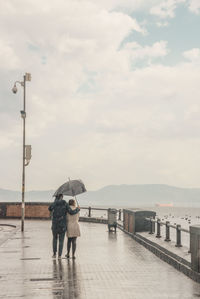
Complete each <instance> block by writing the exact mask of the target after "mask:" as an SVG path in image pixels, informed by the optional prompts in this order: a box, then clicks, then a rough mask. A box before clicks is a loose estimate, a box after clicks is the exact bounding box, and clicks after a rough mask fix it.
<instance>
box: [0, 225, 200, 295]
mask: <svg viewBox="0 0 200 299" xmlns="http://www.w3.org/2000/svg"><path fill="white" fill-rule="evenodd" d="M80 225H81V232H82V236H81V237H80V238H78V242H77V259H76V260H72V259H69V260H68V259H65V258H63V259H61V260H58V259H52V258H51V256H52V252H51V251H52V249H51V244H52V234H51V230H50V227H51V223H50V222H49V221H31V220H30V221H26V223H25V233H24V234H21V232H20V230H18V231H17V232H16V233H15V234H14V235H12V236H11V237H10V238H8V239H7V241H4V243H3V244H2V245H1V246H0V263H1V267H0V287H1V292H0V298H4V299H5V298H15V299H18V298H31V299H33V298H37V299H43V298H44V299H45V298H49V299H58V298H59V299H61V298H65V299H68V298H69V299H74V298H78V299H86V298H89V299H94V298H95V299H96V298H100V299H112V298H115V299H119V298H120V299H121V298H122V299H123V298H126V299H127V298H129V299H134V298H136V299H140V298H142V299H144V298H148V299H149V298H150V299H151V298H159V299H160V298H172V299H173V298H181V299H182V298H183V299H185V298H188V299H189V298H198V297H199V295H200V285H199V284H197V283H195V282H194V281H192V280H191V279H189V278H188V277H186V276H184V275H183V274H182V273H180V272H178V271H177V270H175V269H174V268H173V267H171V266H170V265H168V264H166V263H164V262H163V261H161V260H160V259H158V258H157V257H156V256H154V255H153V254H152V253H151V252H149V251H148V250H147V249H145V248H144V247H142V246H141V245H139V244H138V243H136V242H135V241H134V240H133V239H132V238H130V237H129V236H127V235H126V234H124V233H123V232H122V231H119V230H118V231H117V233H116V234H115V233H108V229H107V226H106V225H103V224H94V223H80ZM10 233H11V232H10ZM7 236H8V235H7ZM0 239H1V234H0ZM65 253H66V240H65V248H64V251H63V257H64V255H65Z"/></svg>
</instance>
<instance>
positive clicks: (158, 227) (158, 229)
mask: <svg viewBox="0 0 200 299" xmlns="http://www.w3.org/2000/svg"><path fill="white" fill-rule="evenodd" d="M160 226H161V225H160V219H157V235H156V238H161V234H160Z"/></svg>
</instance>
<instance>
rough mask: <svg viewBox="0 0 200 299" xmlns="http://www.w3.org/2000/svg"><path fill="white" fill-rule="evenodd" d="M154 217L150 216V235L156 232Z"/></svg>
mask: <svg viewBox="0 0 200 299" xmlns="http://www.w3.org/2000/svg"><path fill="white" fill-rule="evenodd" d="M152 219H153V218H152V217H151V218H150V232H149V234H150V235H153V234H154V222H153V221H152Z"/></svg>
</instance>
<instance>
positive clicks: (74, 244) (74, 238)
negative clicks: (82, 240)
mask: <svg viewBox="0 0 200 299" xmlns="http://www.w3.org/2000/svg"><path fill="white" fill-rule="evenodd" d="M76 239H77V238H76V237H73V238H68V240H67V254H68V255H69V253H70V249H71V244H72V254H73V256H74V254H75V251H76Z"/></svg>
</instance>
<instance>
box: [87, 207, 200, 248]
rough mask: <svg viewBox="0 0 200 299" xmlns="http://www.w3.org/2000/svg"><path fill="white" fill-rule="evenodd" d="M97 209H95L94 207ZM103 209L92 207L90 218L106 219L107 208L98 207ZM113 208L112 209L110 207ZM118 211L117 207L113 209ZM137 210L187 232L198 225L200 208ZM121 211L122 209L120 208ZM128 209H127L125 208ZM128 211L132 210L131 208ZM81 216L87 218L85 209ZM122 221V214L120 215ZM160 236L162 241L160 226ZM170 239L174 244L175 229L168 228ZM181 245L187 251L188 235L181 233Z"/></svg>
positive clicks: (162, 230)
mask: <svg viewBox="0 0 200 299" xmlns="http://www.w3.org/2000/svg"><path fill="white" fill-rule="evenodd" d="M96 208H97V207H96ZM98 208H105V210H95V209H93V207H92V210H91V216H92V217H100V218H107V209H108V207H105V206H104V207H102V206H101V207H98ZM112 208H114V207H112ZM115 208H116V209H119V207H115ZM137 208H138V209H141V210H146V211H155V212H156V218H159V219H160V220H161V221H162V222H164V223H165V222H166V221H169V222H170V224H172V225H175V226H176V225H178V224H179V225H181V227H182V228H184V229H186V230H189V227H190V226H191V225H200V208H196V207H195V208H191V207H190V208H186V207H158V206H155V207H138V206H137ZM121 209H122V210H123V208H121ZM126 209H128V207H126ZM130 209H134V207H131V208H130ZM81 216H88V210H87V209H81ZM122 221H123V213H122ZM161 235H162V237H163V239H164V238H165V225H163V226H161ZM170 238H171V240H172V242H173V243H174V242H176V229H174V228H170ZM181 243H182V245H183V246H185V247H188V249H189V243H190V240H189V233H186V232H181Z"/></svg>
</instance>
